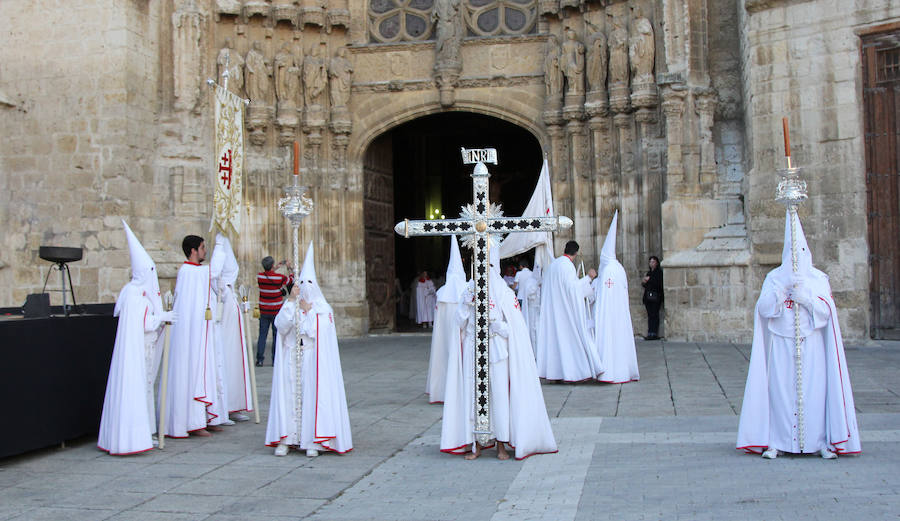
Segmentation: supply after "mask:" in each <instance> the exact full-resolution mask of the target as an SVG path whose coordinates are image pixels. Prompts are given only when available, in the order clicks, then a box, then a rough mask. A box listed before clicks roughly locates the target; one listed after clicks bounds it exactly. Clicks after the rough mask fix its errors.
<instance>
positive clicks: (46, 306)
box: [22, 293, 50, 318]
mask: <svg viewBox="0 0 900 521" xmlns="http://www.w3.org/2000/svg"><path fill="white" fill-rule="evenodd" d="M22 311H23V312H24V313H25V318H45V317H49V316H50V294H49V293H32V294H30V295H28V296H27V297H25V305H24V306H22Z"/></svg>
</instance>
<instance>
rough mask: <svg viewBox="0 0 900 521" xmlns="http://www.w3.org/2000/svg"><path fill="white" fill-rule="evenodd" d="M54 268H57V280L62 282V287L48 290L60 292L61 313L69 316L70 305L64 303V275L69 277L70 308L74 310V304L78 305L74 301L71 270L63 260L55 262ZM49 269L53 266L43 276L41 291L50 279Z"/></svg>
mask: <svg viewBox="0 0 900 521" xmlns="http://www.w3.org/2000/svg"><path fill="white" fill-rule="evenodd" d="M56 269H58V270H59V280H60V283H61V284H62V289H51V290H50V291H59V292H62V298H63V305H62V308H63V313H64V314H65V315H66V316H69V309H70V306H69V305H68V304H66V276H68V277H69V294H70V295H72V306H71V309H72V310H74V309H75V306H77V305H78V304H77V302H75V286H73V285H72V272H71V271H69V266H68V265H67V264H66V263H65V262H57V263H56ZM51 271H53V268H50V269H49V270H47V276H46V277H44V287H43V288H41V293H44V291H45V290H46V289H47V281H48V280H50V272H51ZM63 272H65V274H63Z"/></svg>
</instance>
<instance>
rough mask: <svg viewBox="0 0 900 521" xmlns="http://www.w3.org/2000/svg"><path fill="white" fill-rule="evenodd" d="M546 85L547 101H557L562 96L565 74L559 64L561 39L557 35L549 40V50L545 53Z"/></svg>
mask: <svg viewBox="0 0 900 521" xmlns="http://www.w3.org/2000/svg"><path fill="white" fill-rule="evenodd" d="M544 85H545V86H546V88H547V91H546V92H547V101H550V100H551V99H556V98H558V97H559V96H560V95H561V94H562V87H563V73H562V69H561V68H560V64H559V38H557V37H556V35H555V34H551V35H550V36H549V37H548V38H547V49H546V52H545V53H544Z"/></svg>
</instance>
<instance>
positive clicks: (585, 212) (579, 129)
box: [564, 119, 599, 267]
mask: <svg viewBox="0 0 900 521" xmlns="http://www.w3.org/2000/svg"><path fill="white" fill-rule="evenodd" d="M566 131H567V133H568V140H569V143H570V147H571V150H572V176H571V179H572V184H571V186H572V192H573V193H572V196H573V197H572V202H573V204H574V214H573V215H572V220H574V221H575V230H574V231H575V240H576V241H578V244H579V245H580V246H581V252H582V255H584V260H585V266H588V267H590V266H594V265H595V264H596V262H597V260H598V259H599V257H598V255H597V253H598V252H597V246H596V240H595V237H596V235H597V234H596V231H597V227H596V219H595V218H594V215H595V211H594V193H593V192H594V191H593V185H592V183H591V165H590V160H589V154H590V151H591V143H590V140H589V139H588V134H587V129H586V127H585V124H584V123H582V122H581V121H579V120H577V119H573V120H570V121H569V123H568V124H567V125H566ZM564 215H565V214H564Z"/></svg>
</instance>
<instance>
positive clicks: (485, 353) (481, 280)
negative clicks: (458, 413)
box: [394, 148, 572, 445]
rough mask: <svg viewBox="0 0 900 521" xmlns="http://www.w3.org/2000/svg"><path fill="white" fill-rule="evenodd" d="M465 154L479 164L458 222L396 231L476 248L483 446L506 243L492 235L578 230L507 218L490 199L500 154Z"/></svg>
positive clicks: (404, 225)
mask: <svg viewBox="0 0 900 521" xmlns="http://www.w3.org/2000/svg"><path fill="white" fill-rule="evenodd" d="M461 152H462V160H463V164H467V165H470V164H474V165H475V168H474V171H473V172H472V201H473V202H472V203H471V204H467V205H465V206H463V207H462V209H461V211H460V216H459V218H458V219H434V220H409V219H406V220H404V221H403V222H400V223H398V224H397V226H395V227H394V231H396V232H397V233H398V234H399V235H402V236H403V237H422V236H436V235H460V236H462V242H463V246H466V247H468V248H472V266H473V274H474V277H473V279H474V281H475V338H474V341H475V346H474V352H475V437H476V440H477V441H478V443H480V444H482V445H485V444H487V443H488V442H489V441H490V440H491V417H490V391H489V390H490V379H489V375H490V362H489V356H490V347H489V346H490V332H489V327H490V317H489V314H488V312H489V302H490V292H489V288H488V280H489V279H490V277H489V271H490V264H489V259H490V248H497V247H499V246H500V239H499V238H497V239H494V238H492V235H498V234H507V233H515V232H536V231H556V230H564V229H568V228H569V227H571V226H572V220H571V219H569V218H568V217H565V216H561V215H560V216H551V217H504V216H503V210H502V209H501V207H500V205H499V204H493V203H491V202H490V200H489V198H488V179H489V178H490V174H488V170H487V167H486V166H485V163H493V164H494V165H496V164H497V150H496V149H494V148H482V149H465V148H463V149H461ZM492 242H493V244H491V243H492ZM497 268H499V266H497Z"/></svg>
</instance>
